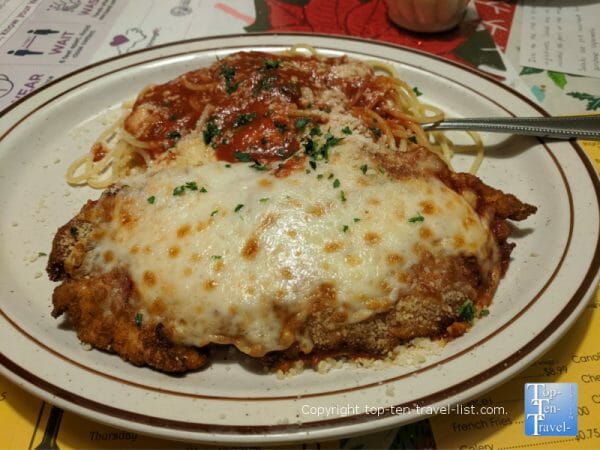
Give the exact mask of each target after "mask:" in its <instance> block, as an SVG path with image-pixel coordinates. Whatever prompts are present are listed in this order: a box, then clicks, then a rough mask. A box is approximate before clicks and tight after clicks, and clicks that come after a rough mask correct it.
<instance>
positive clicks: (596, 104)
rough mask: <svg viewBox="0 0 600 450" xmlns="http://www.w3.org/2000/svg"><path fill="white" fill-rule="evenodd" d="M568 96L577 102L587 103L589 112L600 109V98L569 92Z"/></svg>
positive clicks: (583, 93)
mask: <svg viewBox="0 0 600 450" xmlns="http://www.w3.org/2000/svg"><path fill="white" fill-rule="evenodd" d="M567 95H570V96H571V97H573V98H576V99H577V100H583V101H587V102H588V104H587V107H586V109H587V110H588V111H596V110H598V109H600V96H598V95H592V94H587V93H585V92H567Z"/></svg>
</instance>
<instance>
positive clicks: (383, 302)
mask: <svg viewBox="0 0 600 450" xmlns="http://www.w3.org/2000/svg"><path fill="white" fill-rule="evenodd" d="M365 305H366V306H367V308H368V309H370V310H371V311H385V310H387V309H389V308H390V306H391V302H390V301H389V300H388V299H386V298H370V299H369V300H367V301H366V302H365Z"/></svg>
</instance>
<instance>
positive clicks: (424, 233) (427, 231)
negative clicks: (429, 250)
mask: <svg viewBox="0 0 600 450" xmlns="http://www.w3.org/2000/svg"><path fill="white" fill-rule="evenodd" d="M419 236H420V237H421V239H429V238H430V237H431V236H433V232H432V231H431V228H429V227H428V226H422V227H420V228H419Z"/></svg>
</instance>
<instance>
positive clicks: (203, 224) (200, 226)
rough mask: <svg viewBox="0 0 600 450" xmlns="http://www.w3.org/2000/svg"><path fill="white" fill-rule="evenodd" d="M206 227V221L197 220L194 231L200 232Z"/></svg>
mask: <svg viewBox="0 0 600 450" xmlns="http://www.w3.org/2000/svg"><path fill="white" fill-rule="evenodd" d="M207 227H208V222H204V221H201V222H198V223H197V224H196V231H198V232H200V231H204V230H205V229H206V228H207Z"/></svg>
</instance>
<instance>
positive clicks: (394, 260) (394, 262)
mask: <svg viewBox="0 0 600 450" xmlns="http://www.w3.org/2000/svg"><path fill="white" fill-rule="evenodd" d="M386 259H387V262H388V264H389V265H391V266H399V265H402V264H404V256H402V255H400V254H399V253H390V254H388V255H387V258H386Z"/></svg>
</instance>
